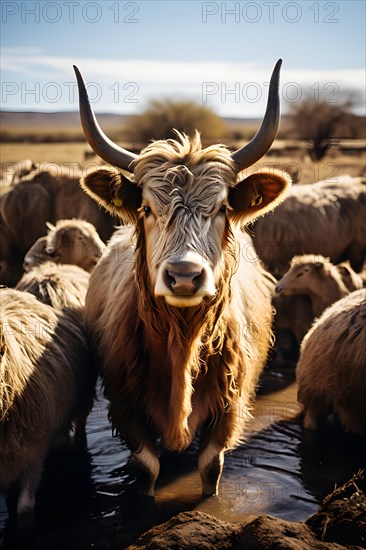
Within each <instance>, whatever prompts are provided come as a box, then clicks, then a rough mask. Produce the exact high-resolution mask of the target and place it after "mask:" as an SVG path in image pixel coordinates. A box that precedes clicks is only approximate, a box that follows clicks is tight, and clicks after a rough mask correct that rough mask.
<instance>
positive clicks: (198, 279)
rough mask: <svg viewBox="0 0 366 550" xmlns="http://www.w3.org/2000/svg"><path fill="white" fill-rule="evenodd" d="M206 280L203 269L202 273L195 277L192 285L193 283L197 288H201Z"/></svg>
mask: <svg viewBox="0 0 366 550" xmlns="http://www.w3.org/2000/svg"><path fill="white" fill-rule="evenodd" d="M204 279H205V273H204V271H203V269H202V271H201V273H199V274H198V275H196V276H195V277H193V279H192V283H193V284H194V285H195V286H196V287H199V286H200V285H202V284H203V282H204Z"/></svg>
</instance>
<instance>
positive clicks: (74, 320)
mask: <svg viewBox="0 0 366 550" xmlns="http://www.w3.org/2000/svg"><path fill="white" fill-rule="evenodd" d="M276 71H277V72H276ZM278 71H279V67H278V68H276V69H275V72H274V75H273V77H272V80H271V87H270V101H271V102H272V103H271V105H270V108H269V111H268V112H269V115H268V116H270V114H271V112H275V113H276V110H277V111H278V108H277V106H276V101H277V100H276V94H275V91H276V86H277V87H278ZM276 79H277V80H276ZM78 81H79V87H80V97H81V116H82V121H83V127H84V131H85V133H86V137H87V139H88V141H89V142H90V144H91V145H92V146H93V147H94V148H95V149H96V150H97V152H98V154H99V155H100V156H101V157H102V158H103V159H104V160H105V161H107V162H109V163H110V164H113V165H115V166H117V167H118V168H114V167H100V168H98V169H96V170H94V171H93V172H91V173H89V174H87V175H85V176H83V174H82V173H81V172H80V174H73V175H72V177H68V175H67V173H66V172H65V171H64V170H62V169H60V170H57V169H55V168H54V167H53V168H47V169H46V168H44V167H43V166H42V165H36V164H34V163H32V162H29V163H22V166H23V168H24V165H26V166H27V169H22V171H21V173H19V172H18V173H17V172H16V171H15V172H14V177H12V178H11V179H10V180H9V178H8V179H7V181H6V182H5V183H4V189H3V191H2V194H1V197H0V230H1V258H0V262H1V271H0V277H1V280H0V283H1V284H2V285H5V286H6V287H9V288H6V287H3V288H1V289H0V307H1V325H0V328H1V332H0V346H1V366H0V492H2V493H6V492H7V491H8V489H9V488H10V487H11V486H12V484H13V483H15V482H17V483H18V484H19V497H18V505H17V514H18V524H19V525H20V527H26V526H27V525H29V523H30V522H31V521H32V516H33V512H34V504H35V495H36V491H37V488H38V486H39V482H40V479H41V475H42V467H43V463H44V460H45V457H46V455H47V452H48V450H49V448H50V447H51V446H54V445H60V444H62V443H65V442H68V441H69V439H70V437H71V436H70V432H71V430H70V428H72V429H73V432H74V436H73V438H72V439H73V442H74V444H75V445H85V423H86V419H87V416H88V413H89V412H90V410H91V408H92V404H93V397H94V387H95V382H96V378H97V376H98V373H100V374H101V376H102V378H103V384H104V390H105V394H106V397H107V398H108V400H109V402H110V405H109V418H110V420H111V422H112V426H113V429H114V431H115V432H116V433H117V434H118V435H119V436H120V438H121V439H122V441H124V442H125V443H126V444H127V445H128V447H129V448H130V449H131V451H132V457H133V463H134V465H135V467H136V471H137V474H138V475H137V477H138V482H139V490H140V492H141V493H142V494H145V495H150V496H152V495H153V494H154V486H155V482H156V479H157V477H158V474H159V458H158V446H157V440H158V438H160V441H161V446H162V448H164V449H166V450H168V451H178V452H180V451H182V450H185V449H186V448H187V447H188V446H189V445H190V443H191V442H192V440H193V438H194V437H195V435H196V434H199V437H200V449H199V458H198V468H199V472H200V475H201V479H202V491H203V494H205V495H209V494H215V493H216V492H217V489H218V482H219V479H220V475H221V471H222V467H223V457H224V451H226V450H227V449H230V448H232V447H233V446H234V445H236V444H237V443H238V442H240V441H241V440H242V437H243V433H244V428H245V422H246V420H247V418H249V417H250V412H249V411H250V403H251V399H252V397H253V395H254V391H255V388H256V385H257V382H258V378H259V376H260V374H261V372H262V370H263V368H264V366H265V364H266V362H267V360H268V357H269V354H270V348H271V344H272V341H273V335H272V328H273V330H274V332H275V334H276V335H278V344H277V347H280V346H281V334H283V333H291V334H292V337H293V339H294V341H295V343H296V345H297V346H300V344H301V350H300V357H299V361H298V365H297V380H298V384H299V392H298V398H299V401H300V402H301V403H303V405H304V426H305V427H306V428H308V429H313V430H314V429H317V428H318V427H319V426H320V425H322V424H323V423H326V422H327V421H329V419H330V417H331V418H332V419H333V421H334V422H336V423H338V424H339V425H340V426H341V427H342V428H343V429H344V430H349V431H352V432H355V433H357V434H360V435H361V436H366V409H365V407H364V401H365V397H366V377H365V375H364V374H365V368H366V360H365V353H366V351H365V350H366V346H365V344H366V301H365V289H363V283H364V281H363V278H362V273H361V274H360V272H361V271H362V268H363V265H364V262H365V256H366V182H365V181H364V180H362V179H361V178H347V177H345V178H340V179H339V181H338V182H336V183H331V184H330V183H327V182H319V183H315V184H313V185H311V184H310V185H301V184H299V185H297V186H293V187H290V185H291V184H290V180H289V178H288V176H287V175H286V174H284V173H281V172H279V171H268V172H258V173H254V174H251V175H249V176H248V177H246V178H245V179H240V171H241V170H243V169H244V168H246V167H248V166H249V165H252V164H254V163H255V162H256V161H257V160H258V159H259V158H260V157H261V156H263V154H264V153H265V151H266V150H267V149H268V147H269V146H270V144H271V142H272V141H273V139H274V135H275V131H276V128H275V129H274V130H273V131H272V134H271V136H270V137H268V133H271V131H270V127H272V126H274V127H276V124H277V119H276V117H277V118H278V114H277V115H275V119H274V121H272V122H269V121H268V116H267V114H268V113H266V117H265V119H264V122H263V124H262V128H261V132H258V134H257V136H256V137H255V138H253V140H252V142H250V144H249V148H248V146H247V148H245V147H244V148H243V149H242V150H239V151H237V152H235V153H233V154H232V153H230V151H229V150H228V149H227V148H226V147H224V146H211V147H209V148H207V149H203V148H202V146H201V142H200V137H199V135H198V134H197V135H196V136H195V137H194V138H191V139H189V138H188V137H187V136H184V135H181V134H177V139H176V140H168V141H157V142H153V143H152V144H150V145H148V146H147V147H146V148H145V149H144V150H143V151H142V152H141V154H140V155H139V156H138V157H137V156H136V155H133V154H130V153H129V152H128V151H125V150H123V149H121V148H119V147H117V146H115V145H114V144H112V143H111V142H109V141H107V140H105V139H104V138H105V136H104V135H103V134H102V132H101V130H100V128H99V127H98V125H97V123H96V121H95V119H94V117H93V116H92V113H91V109H90V105H89V103H88V100H87V96H86V93H85V89H84V88H83V81H82V78H81V76H80V74H78ZM266 125H267V126H268V128H267V127H266ZM263 136H265V137H264V138H263ZM103 140H104V141H103ZM120 169H122V170H124V171H121V170H120ZM126 171H127V172H133V176H132V177H127V175H126ZM79 181H80V183H81V185H79ZM286 196H287V198H286ZM93 199H94V200H93ZM284 199H286V200H284ZM95 201H96V202H95ZM282 201H284V202H282ZM274 208H276V209H275V210H274V211H273V209H274ZM112 216H114V217H112ZM118 224H119V225H120V227H116V226H117V225H118ZM248 224H251V228H250V233H251V234H252V237H253V238H251V237H250V235H249V233H248V232H246V231H243V227H244V226H246V225H248ZM106 243H107V244H106ZM253 244H254V247H255V251H256V255H255V256H252V257H251V258H250V259H248V257H247V255H246V251H247V250H248V245H249V246H252V245H253ZM341 262H343V263H341ZM334 264H338V265H334ZM10 287H15V288H10ZM274 309H275V310H276V314H275V317H274V322H273V319H272V317H273V312H274ZM301 342H302V343H301Z"/></svg>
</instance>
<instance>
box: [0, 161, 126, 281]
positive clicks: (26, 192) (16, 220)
mask: <svg viewBox="0 0 366 550" xmlns="http://www.w3.org/2000/svg"><path fill="white" fill-rule="evenodd" d="M81 176H82V173H81V171H80V170H77V169H76V168H73V169H71V168H70V170H67V169H66V168H62V167H60V166H58V167H57V166H51V165H40V166H39V167H38V168H37V169H36V170H35V171H32V172H30V173H29V174H27V175H26V176H24V177H22V178H20V179H19V182H18V183H17V184H16V185H13V186H11V187H9V188H7V189H5V190H4V192H2V194H1V196H0V231H1V236H2V239H1V243H0V247H1V249H0V266H1V271H0V284H4V285H7V286H13V285H15V284H16V283H17V281H18V280H19V278H20V276H21V273H22V263H23V258H24V256H25V254H26V252H27V250H29V248H30V247H31V246H32V245H33V243H34V242H35V241H36V240H37V239H38V238H39V237H42V236H43V235H45V234H46V232H47V227H46V222H51V223H55V222H56V221H57V220H60V219H62V218H81V219H84V220H88V221H89V222H91V223H92V224H93V225H94V226H95V227H96V229H97V231H98V233H99V235H100V237H101V239H102V240H103V241H104V242H106V240H108V239H109V237H110V236H111V234H112V232H113V230H114V225H115V223H116V222H115V221H114V220H113V219H112V217H111V216H110V215H109V214H107V213H105V212H103V211H102V210H101V209H100V208H98V207H97V205H96V204H94V203H93V201H91V200H90V199H89V198H88V197H86V196H85V193H83V192H82V190H81V189H80V186H79V180H80V178H81Z"/></svg>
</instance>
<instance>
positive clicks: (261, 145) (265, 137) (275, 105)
mask: <svg viewBox="0 0 366 550" xmlns="http://www.w3.org/2000/svg"><path fill="white" fill-rule="evenodd" d="M281 65H282V59H279V60H278V61H277V63H276V65H275V68H274V69H273V73H272V76H271V81H270V84H269V92H268V102H267V109H266V113H265V115H264V119H263V122H262V125H261V127H260V128H259V130H258V132H257V133H256V134H255V136H254V137H253V138H252V139H251V141H250V142H249V143H247V144H246V145H244V147H242V148H241V149H239V150H238V151H235V153H233V154H232V155H231V158H232V159H233V160H234V161H235V163H236V166H237V169H238V171H239V172H240V170H244V168H248V167H249V166H252V165H253V164H255V163H256V162H257V161H258V160H260V159H261V158H262V157H263V156H264V155H265V154H266V152H267V151H268V149H269V148H270V147H271V145H272V143H273V142H274V140H275V137H276V135H277V131H278V127H279V124H280V99H279V95H278V87H279V82H280V69H281Z"/></svg>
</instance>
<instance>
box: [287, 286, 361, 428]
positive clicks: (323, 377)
mask: <svg viewBox="0 0 366 550" xmlns="http://www.w3.org/2000/svg"><path fill="white" fill-rule="evenodd" d="M296 377H297V382H298V386H299V390H298V400H299V401H300V403H302V404H303V405H304V427H305V428H307V429H310V430H316V429H317V428H318V427H319V425H320V423H321V421H322V420H323V419H325V418H326V417H327V416H328V415H329V414H332V415H333V417H334V418H335V419H336V420H337V421H338V422H339V423H340V425H341V426H342V428H343V429H344V430H345V431H350V432H354V433H357V434H359V435H362V436H364V437H365V436H366V407H365V402H366V291H365V290H358V291H355V292H352V293H351V294H349V295H348V296H346V297H345V298H342V300H339V301H338V302H336V303H335V304H333V305H332V306H330V307H329V308H328V309H327V310H326V311H325V312H324V313H323V315H322V316H321V317H320V319H318V321H317V322H316V323H315V324H314V325H313V326H312V328H311V329H310V331H309V332H308V334H307V335H306V336H305V338H304V341H303V343H302V346H301V356H300V359H299V362H298V365H297V369H296Z"/></svg>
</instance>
